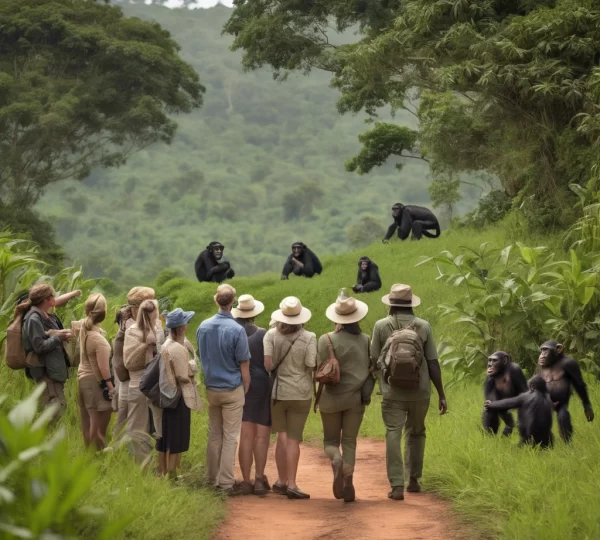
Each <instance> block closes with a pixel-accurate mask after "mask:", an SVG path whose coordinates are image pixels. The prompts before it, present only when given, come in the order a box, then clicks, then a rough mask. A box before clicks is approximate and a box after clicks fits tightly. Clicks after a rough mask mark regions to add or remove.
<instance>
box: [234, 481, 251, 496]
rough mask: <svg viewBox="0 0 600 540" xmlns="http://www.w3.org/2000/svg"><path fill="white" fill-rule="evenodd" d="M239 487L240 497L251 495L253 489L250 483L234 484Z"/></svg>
mask: <svg viewBox="0 0 600 540" xmlns="http://www.w3.org/2000/svg"><path fill="white" fill-rule="evenodd" d="M236 485H239V486H240V487H239V490H240V495H252V492H253V491H254V488H253V486H252V484H251V483H250V482H239V483H237V482H236Z"/></svg>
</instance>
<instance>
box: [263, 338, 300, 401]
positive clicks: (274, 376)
mask: <svg viewBox="0 0 600 540" xmlns="http://www.w3.org/2000/svg"><path fill="white" fill-rule="evenodd" d="M301 335H302V334H300V335H298V336H296V337H295V338H294V340H293V341H292V343H291V344H290V346H289V347H288V350H287V351H285V354H284V355H283V356H282V357H281V360H280V361H279V362H278V363H277V365H276V366H272V367H271V372H270V374H269V375H270V377H269V394H271V393H272V390H273V386H275V382H276V381H277V370H278V369H279V366H280V365H281V364H283V361H284V360H285V359H286V358H287V356H288V354H290V352H291V350H292V347H293V346H294V343H296V340H297V339H298V338H299V337H300V336H301ZM278 389H279V385H277V387H276V388H275V397H273V405H275V403H277V390H278Z"/></svg>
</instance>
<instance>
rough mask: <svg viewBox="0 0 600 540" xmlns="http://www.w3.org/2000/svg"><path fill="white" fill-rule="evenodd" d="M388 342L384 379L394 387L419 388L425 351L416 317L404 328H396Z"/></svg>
mask: <svg viewBox="0 0 600 540" xmlns="http://www.w3.org/2000/svg"><path fill="white" fill-rule="evenodd" d="M396 322H397V319H396ZM386 344H387V345H388V346H389V347H388V351H387V354H386V356H385V365H386V368H385V370H384V373H383V377H384V381H385V382H386V383H387V384H389V385H390V386H393V387H394V388H403V389H407V390H417V389H418V388H419V385H420V382H421V366H422V364H423V357H424V356H425V353H424V352H423V340H422V339H421V337H420V336H419V334H418V333H417V331H416V327H415V324H414V319H413V320H412V321H411V322H410V323H408V325H406V326H405V327H404V328H398V329H397V330H395V331H394V332H393V333H392V335H391V336H390V337H389V338H388V340H387V343H386Z"/></svg>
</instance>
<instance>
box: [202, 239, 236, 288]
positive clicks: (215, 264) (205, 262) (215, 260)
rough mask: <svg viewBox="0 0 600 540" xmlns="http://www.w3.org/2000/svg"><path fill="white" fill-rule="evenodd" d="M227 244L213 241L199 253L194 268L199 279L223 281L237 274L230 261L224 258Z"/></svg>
mask: <svg viewBox="0 0 600 540" xmlns="http://www.w3.org/2000/svg"><path fill="white" fill-rule="evenodd" d="M224 250H225V246H224V245H223V244H221V242H211V243H210V244H208V246H206V249H205V250H204V251H203V252H202V253H200V255H198V258H197V259H196V264H195V265H194V269H195V270H196V277H197V278H198V281H214V282H216V283H221V282H222V281H225V280H226V279H231V278H232V277H233V276H235V272H234V271H233V268H231V265H230V264H229V261H227V260H225V259H223V251H224Z"/></svg>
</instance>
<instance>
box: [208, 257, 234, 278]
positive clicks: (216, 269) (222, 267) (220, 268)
mask: <svg viewBox="0 0 600 540" xmlns="http://www.w3.org/2000/svg"><path fill="white" fill-rule="evenodd" d="M229 267H230V264H229V263H228V262H227V261H223V262H222V263H219V264H217V265H215V266H213V267H212V268H211V269H210V270H209V271H208V278H209V279H212V278H213V276H214V275H215V274H219V273H221V272H226V271H227V270H229Z"/></svg>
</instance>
